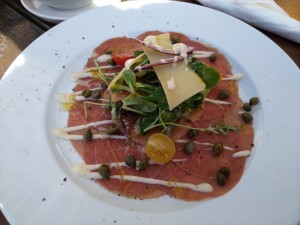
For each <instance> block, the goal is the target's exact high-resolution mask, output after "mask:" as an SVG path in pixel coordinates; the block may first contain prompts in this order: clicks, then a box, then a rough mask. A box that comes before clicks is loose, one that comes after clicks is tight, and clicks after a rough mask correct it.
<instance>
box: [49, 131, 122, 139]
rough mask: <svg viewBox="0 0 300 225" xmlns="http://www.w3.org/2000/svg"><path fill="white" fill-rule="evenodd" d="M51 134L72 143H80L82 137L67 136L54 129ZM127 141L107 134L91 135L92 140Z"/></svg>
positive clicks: (75, 135) (120, 136) (118, 136)
mask: <svg viewBox="0 0 300 225" xmlns="http://www.w3.org/2000/svg"><path fill="white" fill-rule="evenodd" d="M52 133H53V134H54V135H55V136H57V137H59V138H62V139H66V140H72V141H81V140H83V135H79V134H68V133H66V132H64V131H62V130H61V129H55V130H53V131H52ZM107 138H110V139H127V137H126V136H123V135H108V134H93V139H107Z"/></svg>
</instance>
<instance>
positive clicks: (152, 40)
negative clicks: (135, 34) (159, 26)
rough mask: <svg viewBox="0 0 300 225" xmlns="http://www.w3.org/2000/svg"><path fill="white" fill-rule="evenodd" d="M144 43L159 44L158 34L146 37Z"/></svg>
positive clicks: (147, 44) (148, 44)
mask: <svg viewBox="0 0 300 225" xmlns="http://www.w3.org/2000/svg"><path fill="white" fill-rule="evenodd" d="M144 43H145V45H146V46H150V45H151V46H158V43H157V40H156V36H154V35H149V36H147V37H146V38H145V39H144Z"/></svg>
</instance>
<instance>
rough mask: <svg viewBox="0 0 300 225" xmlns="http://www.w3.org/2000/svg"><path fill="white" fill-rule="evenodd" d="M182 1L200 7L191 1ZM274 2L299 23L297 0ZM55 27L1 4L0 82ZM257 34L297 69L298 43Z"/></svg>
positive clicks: (15, 1)
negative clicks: (26, 52) (290, 60)
mask: <svg viewBox="0 0 300 225" xmlns="http://www.w3.org/2000/svg"><path fill="white" fill-rule="evenodd" d="M183 2H189V3H193V4H199V3H197V2H196V1H193V0H184V1H183ZM275 2H276V3H277V4H278V5H279V6H281V7H282V8H283V9H284V10H285V11H286V12H287V13H288V14H289V15H290V16H291V17H293V18H294V19H297V20H300V10H299V9H300V1H299V0H275ZM55 25H56V24H54V23H49V22H45V21H43V20H41V19H39V18H37V17H35V16H34V15H32V14H30V13H29V12H28V11H27V10H26V9H25V8H24V7H23V6H22V5H21V3H20V1H19V0H2V1H0V79H1V77H2V76H3V75H4V73H5V71H6V70H7V69H8V67H9V66H10V64H11V63H12V62H13V60H14V59H15V58H16V57H17V56H18V55H19V54H20V53H21V52H22V51H23V50H24V49H25V48H26V47H27V46H28V45H30V43H32V42H33V41H34V40H35V39H37V38H38V37H39V36H40V35H42V34H43V33H44V32H46V31H47V30H49V29H51V28H52V27H54V26H55ZM258 30H260V29H258ZM260 31H261V32H263V33H264V34H265V35H266V36H268V37H269V38H270V39H272V40H273V41H274V42H275V43H276V44H277V45H278V46H279V47H281V48H282V49H283V50H284V51H285V52H286V53H287V54H288V55H289V56H290V58H291V59H292V60H293V61H294V62H295V63H296V64H297V65H298V67H299V68H300V44H297V43H295V42H292V41H289V40H287V39H285V38H282V37H279V36H277V35H275V34H272V33H269V32H267V31H263V30H260ZM0 82H1V81H0ZM0 224H1V225H8V224H9V223H8V222H7V221H6V219H5V217H4V216H3V214H2V213H0Z"/></svg>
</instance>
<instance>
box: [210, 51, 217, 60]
mask: <svg viewBox="0 0 300 225" xmlns="http://www.w3.org/2000/svg"><path fill="white" fill-rule="evenodd" d="M216 60H217V55H216V54H215V53H213V54H212V55H211V56H209V61H211V62H215V61H216Z"/></svg>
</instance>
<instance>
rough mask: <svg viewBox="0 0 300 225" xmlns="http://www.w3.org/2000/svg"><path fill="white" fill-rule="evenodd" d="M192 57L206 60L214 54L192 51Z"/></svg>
mask: <svg viewBox="0 0 300 225" xmlns="http://www.w3.org/2000/svg"><path fill="white" fill-rule="evenodd" d="M193 53H194V55H193V56H194V57H196V58H197V59H202V58H208V57H210V56H211V55H213V54H214V52H208V51H194V52H193Z"/></svg>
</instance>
